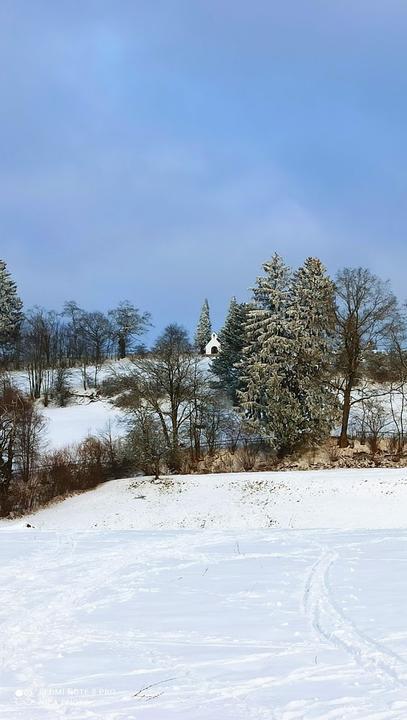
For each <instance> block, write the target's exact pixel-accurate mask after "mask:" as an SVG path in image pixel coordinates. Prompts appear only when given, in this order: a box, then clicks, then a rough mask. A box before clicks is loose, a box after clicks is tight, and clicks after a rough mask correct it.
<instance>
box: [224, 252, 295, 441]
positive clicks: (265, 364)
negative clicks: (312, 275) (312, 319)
mask: <svg viewBox="0 0 407 720" xmlns="http://www.w3.org/2000/svg"><path fill="white" fill-rule="evenodd" d="M263 268H264V271H265V275H264V276H262V277H260V278H258V279H257V285H256V287H255V288H254V290H253V304H252V306H251V308H250V310H249V313H248V319H247V324H246V334H247V338H248V345H247V346H246V348H245V350H244V359H243V361H242V367H241V372H242V374H241V382H242V386H243V390H242V391H240V392H239V393H238V394H239V396H240V398H241V407H242V409H243V412H244V414H245V416H246V418H248V420H249V421H250V423H251V424H252V426H253V427H254V428H255V429H256V430H258V431H259V433H261V435H262V436H263V437H265V438H266V439H267V440H268V442H269V443H270V445H271V446H272V447H273V448H274V449H275V450H276V451H277V452H278V453H281V454H282V453H285V452H288V451H289V450H291V449H292V447H293V446H294V444H295V439H296V433H297V430H296V428H297V425H298V421H299V418H300V407H299V403H298V400H297V399H296V397H295V395H294V394H293V393H292V392H291V385H292V378H293V365H294V363H295V333H294V328H293V320H292V318H291V317H290V313H289V298H290V294H289V287H290V271H289V269H288V267H287V266H286V265H285V264H284V262H283V260H282V258H281V257H280V256H279V255H277V254H275V255H274V256H273V257H272V259H271V261H269V262H267V263H265V264H264V265H263Z"/></svg>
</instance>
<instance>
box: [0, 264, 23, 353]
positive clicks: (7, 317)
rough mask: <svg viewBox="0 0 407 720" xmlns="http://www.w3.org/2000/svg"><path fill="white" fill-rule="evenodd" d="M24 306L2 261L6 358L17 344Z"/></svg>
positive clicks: (0, 302) (1, 342)
mask: <svg viewBox="0 0 407 720" xmlns="http://www.w3.org/2000/svg"><path fill="white" fill-rule="evenodd" d="M22 307H23V304H22V302H21V300H20V298H19V297H18V295H17V286H16V284H15V282H14V281H13V280H12V278H11V276H10V273H9V272H8V270H7V265H6V263H5V262H4V260H0V352H1V354H2V355H3V356H4V355H6V354H7V353H8V352H9V351H10V349H11V348H12V347H13V344H14V343H15V342H16V340H17V338H18V335H19V331H20V326H21V322H22V317H23V314H22Z"/></svg>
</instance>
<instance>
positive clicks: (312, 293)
mask: <svg viewBox="0 0 407 720" xmlns="http://www.w3.org/2000/svg"><path fill="white" fill-rule="evenodd" d="M290 315H291V318H292V320H293V321H294V324H295V328H296V330H295V333H296V336H295V342H296V346H297V362H296V375H297V383H298V396H299V399H300V402H301V407H302V426H301V431H302V433H303V434H304V436H306V437H307V438H309V439H311V440H312V441H318V440H319V439H321V438H323V437H325V436H326V435H328V434H329V432H330V430H331V428H332V425H333V422H334V420H335V417H336V415H337V411H338V404H337V399H336V395H335V394H334V393H333V391H332V389H331V388H330V385H329V368H330V360H331V358H332V331H333V328H334V285H333V282H332V281H331V280H330V279H329V277H328V276H327V273H326V270H325V268H324V266H323V265H322V263H321V261H320V260H318V258H312V257H309V258H307V260H306V261H305V263H304V265H303V266H302V267H301V268H299V270H297V272H296V273H295V274H294V276H293V279H292V285H291V299H290Z"/></svg>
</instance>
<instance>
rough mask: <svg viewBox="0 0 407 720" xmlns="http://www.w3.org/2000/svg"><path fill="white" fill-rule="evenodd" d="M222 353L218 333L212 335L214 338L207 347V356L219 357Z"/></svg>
mask: <svg viewBox="0 0 407 720" xmlns="http://www.w3.org/2000/svg"><path fill="white" fill-rule="evenodd" d="M219 352H220V342H219V339H218V336H217V334H216V333H212V337H211V339H210V340H209V342H208V344H207V345H206V347H205V355H217V354H218V353H219Z"/></svg>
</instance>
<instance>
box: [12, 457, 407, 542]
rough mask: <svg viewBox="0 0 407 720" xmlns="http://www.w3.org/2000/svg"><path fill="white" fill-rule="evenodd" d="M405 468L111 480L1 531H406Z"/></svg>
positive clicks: (406, 472)
mask: <svg viewBox="0 0 407 720" xmlns="http://www.w3.org/2000/svg"><path fill="white" fill-rule="evenodd" d="M406 510H407V469H406V468H401V469H397V470H388V469H368V470H326V471H315V472H280V473H279V472H271V473H228V474H225V475H215V474H213V475H182V476H176V477H170V478H164V479H163V480H162V481H159V482H155V483H152V482H151V480H150V479H145V478H141V477H140V478H135V479H133V480H128V479H127V480H112V481H110V482H108V483H105V484H103V485H100V486H99V487H98V488H97V489H96V490H93V491H90V492H88V493H85V494H84V495H77V496H75V497H72V498H68V499H67V500H65V501H63V502H61V503H57V504H55V505H54V506H52V507H48V508H45V509H44V510H40V511H38V512H37V513H35V514H34V515H32V516H25V517H24V518H23V519H22V520H17V521H14V522H11V521H3V523H0V527H4V526H7V527H9V526H10V525H11V526H14V525H17V526H19V527H25V525H26V524H27V523H29V524H32V525H34V526H35V527H36V528H37V529H38V528H40V529H44V530H63V531H66V530H68V531H69V530H94V529H96V530H100V529H106V530H109V529H121V530H128V529H136V530H151V529H154V530H156V529H162V528H164V529H174V528H182V529H197V528H206V529H223V530H227V529H237V528H239V529H240V528H246V529H247V528H267V527H279V528H294V529H303V528H390V527H391V528H407V512H406Z"/></svg>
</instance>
